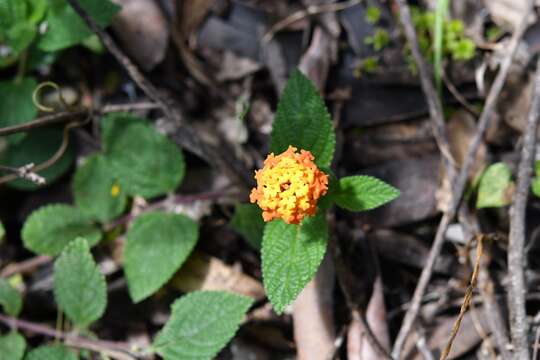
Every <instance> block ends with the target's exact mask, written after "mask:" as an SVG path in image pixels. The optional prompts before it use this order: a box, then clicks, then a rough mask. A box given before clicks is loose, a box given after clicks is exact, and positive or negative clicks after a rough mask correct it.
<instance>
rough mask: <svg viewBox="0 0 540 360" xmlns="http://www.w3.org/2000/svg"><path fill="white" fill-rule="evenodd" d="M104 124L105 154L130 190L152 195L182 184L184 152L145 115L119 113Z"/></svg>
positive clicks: (127, 189)
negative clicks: (138, 116)
mask: <svg viewBox="0 0 540 360" xmlns="http://www.w3.org/2000/svg"><path fill="white" fill-rule="evenodd" d="M102 124H103V129H102V141H103V144H104V149H105V156H106V158H107V160H108V162H109V164H110V166H111V169H112V171H113V174H114V175H115V176H116V177H117V178H118V181H119V182H120V186H121V187H122V188H124V189H125V190H126V192H127V193H128V194H130V195H140V196H143V197H147V198H150V197H155V196H159V195H163V194H165V193H167V192H170V191H173V190H174V189H175V188H176V187H178V185H180V182H181V181H182V179H183V177H184V167H185V165H184V157H183V155H182V152H181V151H180V149H179V148H178V147H177V146H176V145H175V144H173V143H172V142H171V141H170V140H169V139H167V138H166V137H165V136H163V135H161V134H160V133H158V132H157V131H156V130H155V129H154V128H153V127H151V126H150V125H149V124H148V123H147V121H146V120H145V119H140V118H136V117H133V116H131V115H129V114H123V113H117V114H111V115H108V116H107V117H106V118H105V119H103V121H102Z"/></svg>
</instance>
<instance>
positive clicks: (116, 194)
mask: <svg viewBox="0 0 540 360" xmlns="http://www.w3.org/2000/svg"><path fill="white" fill-rule="evenodd" d="M73 194H74V197H75V204H76V205H77V207H79V209H81V211H82V212H83V213H84V214H85V215H86V216H88V217H90V218H93V219H97V220H99V221H101V222H106V221H107V220H111V219H113V218H114V217H116V216H118V215H120V214H121V213H122V212H123V211H124V209H125V207H126V201H127V196H126V194H125V192H124V191H123V190H122V188H121V187H120V186H119V185H118V184H117V182H116V180H115V178H114V177H113V176H112V175H111V169H110V168H109V167H108V164H107V161H106V160H105V158H104V157H103V156H101V155H94V156H91V157H89V158H88V159H87V160H86V162H85V163H84V164H83V165H82V166H81V167H79V168H78V169H77V171H76V172H75V177H74V180H73Z"/></svg>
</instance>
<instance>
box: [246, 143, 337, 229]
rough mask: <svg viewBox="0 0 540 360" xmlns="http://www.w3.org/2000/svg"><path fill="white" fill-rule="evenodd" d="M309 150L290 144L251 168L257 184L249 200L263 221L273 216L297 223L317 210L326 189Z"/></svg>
mask: <svg viewBox="0 0 540 360" xmlns="http://www.w3.org/2000/svg"><path fill="white" fill-rule="evenodd" d="M314 159H315V158H314V157H313V155H312V154H311V152H309V151H306V150H300V152H299V153H298V152H297V149H296V148H295V147H293V146H289V148H288V149H287V150H286V151H285V152H283V153H281V154H279V155H277V156H275V155H274V153H271V154H270V155H268V157H267V158H266V160H265V161H264V167H263V168H262V169H261V170H257V171H255V179H256V180H257V187H256V188H254V189H253V190H251V194H250V201H251V202H252V203H257V204H258V205H259V207H260V208H261V209H262V210H263V219H264V221H271V220H273V219H276V218H281V219H283V220H284V221H285V222H286V223H288V224H299V223H300V222H301V221H302V219H303V218H304V217H305V216H312V215H314V214H315V212H316V211H317V202H318V201H319V198H320V197H321V196H323V195H324V194H326V191H327V190H328V175H326V174H325V173H323V172H322V171H321V170H319V168H318V167H317V165H315V163H314V162H313V160H314Z"/></svg>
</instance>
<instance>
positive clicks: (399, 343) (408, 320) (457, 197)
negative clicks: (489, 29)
mask: <svg viewBox="0 0 540 360" xmlns="http://www.w3.org/2000/svg"><path fill="white" fill-rule="evenodd" d="M397 4H398V6H399V10H400V14H401V19H402V22H403V23H404V24H407V27H411V28H412V23H411V18H410V11H409V7H408V5H407V3H406V2H405V1H404V0H397ZM530 8H531V9H532V7H530ZM526 27H527V17H526V16H524V17H523V20H522V22H521V23H520V26H519V27H518V28H517V29H516V31H515V32H514V34H513V35H512V38H511V40H510V43H509V45H508V52H507V54H506V56H505V57H504V59H503V60H502V62H501V65H500V69H499V72H498V73H497V76H496V77H495V81H494V82H493V85H492V87H491V89H490V92H489V94H488V97H487V99H486V103H485V106H484V109H483V111H482V114H481V115H480V119H479V121H478V126H477V128H476V132H475V134H474V137H473V139H472V140H471V142H470V144H469V147H468V149H467V154H466V156H465V160H464V162H463V166H462V168H461V170H460V172H459V175H458V176H457V178H456V180H455V181H454V183H453V186H452V202H451V204H450V208H449V209H448V211H447V212H446V213H445V214H444V215H443V217H442V219H441V221H440V223H439V226H438V228H437V232H436V234H435V239H434V241H433V245H432V247H431V250H430V253H429V256H428V259H427V261H426V265H425V267H424V269H423V270H422V274H421V275H420V279H419V280H418V284H417V286H416V289H415V291H414V295H413V298H412V301H411V306H410V307H409V309H408V310H407V313H406V314H405V318H404V319H403V323H402V325H401V329H400V331H399V333H398V336H397V338H396V341H395V343H394V347H393V349H392V356H393V357H394V358H395V359H399V357H400V354H401V350H402V348H403V345H404V344H405V340H406V338H407V336H408V334H409V332H410V331H411V329H412V327H413V324H414V322H415V320H416V317H417V316H418V312H419V310H420V304H421V302H422V298H423V295H424V293H425V290H426V288H427V285H428V283H429V280H430V279H431V274H432V273H433V266H434V265H435V261H436V260H437V257H438V256H439V254H440V252H441V249H442V246H443V243H444V234H445V233H446V229H447V228H448V225H449V224H450V221H451V220H452V219H453V218H454V216H455V215H456V212H457V209H458V208H459V204H460V202H461V198H462V196H463V193H464V190H465V186H466V183H467V178H468V176H469V172H470V169H471V167H472V164H473V163H474V159H475V155H476V152H477V150H478V148H479V146H480V144H481V142H482V139H483V137H484V134H485V133H486V130H487V128H488V127H489V125H490V123H491V119H492V115H493V111H494V109H495V104H496V103H497V99H498V97H499V94H500V93H501V90H502V87H503V85H504V83H505V80H506V77H507V75H508V71H509V69H510V65H511V64H512V60H513V58H514V55H515V53H516V49H517V47H518V44H519V41H520V39H521V37H522V36H523V33H524V32H525V29H526Z"/></svg>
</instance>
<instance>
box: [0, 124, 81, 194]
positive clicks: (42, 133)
mask: <svg viewBox="0 0 540 360" xmlns="http://www.w3.org/2000/svg"><path fill="white" fill-rule="evenodd" d="M61 143H62V131H61V130H58V129H40V130H39V131H32V132H30V133H28V134H26V136H25V137H24V139H23V140H22V141H21V142H19V143H17V144H16V145H12V146H9V147H8V149H7V150H6V151H5V153H4V154H2V156H0V163H1V164H2V165H7V166H12V167H20V166H23V165H27V164H29V163H33V164H34V165H38V164H40V163H42V162H45V161H47V160H49V159H50V158H51V157H52V156H53V155H54V154H55V153H56V152H57V150H58V149H59V147H60V145H61ZM74 157H75V156H74V153H73V149H72V148H71V146H68V148H67V149H66V151H65V152H64V154H63V155H62V157H61V158H60V159H59V160H58V161H56V162H55V163H54V164H53V165H52V166H50V167H49V168H47V169H45V170H43V171H39V172H38V173H39V175H41V176H43V177H44V178H45V180H46V181H47V183H46V184H45V185H44V186H47V185H49V184H51V183H53V182H54V181H55V180H57V179H58V178H59V177H60V176H61V175H63V174H64V173H65V172H66V171H67V170H69V167H70V166H71V164H72V163H73V159H74ZM8 185H9V186H11V187H13V188H16V189H19V190H35V189H38V188H40V187H43V186H39V185H37V184H35V183H33V182H31V181H28V180H22V179H17V180H13V181H10V182H9V183H8Z"/></svg>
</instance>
